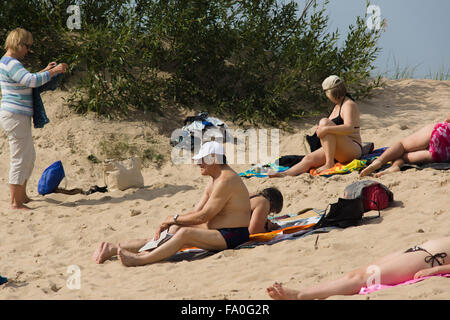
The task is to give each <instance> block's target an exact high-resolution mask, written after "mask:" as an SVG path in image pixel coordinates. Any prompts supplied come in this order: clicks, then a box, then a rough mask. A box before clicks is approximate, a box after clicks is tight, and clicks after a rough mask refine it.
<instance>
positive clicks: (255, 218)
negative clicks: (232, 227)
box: [248, 188, 283, 234]
mask: <svg viewBox="0 0 450 320" xmlns="http://www.w3.org/2000/svg"><path fill="white" fill-rule="evenodd" d="M250 205H251V209H252V213H251V215H252V217H251V220H250V225H249V227H248V231H249V232H250V234H255V233H264V232H270V231H273V230H278V229H280V226H279V225H278V224H276V223H273V222H271V221H270V220H269V219H268V216H269V214H271V213H280V212H281V209H283V195H282V194H281V192H280V190H278V189H277V188H266V189H264V190H263V191H261V192H259V193H256V194H252V195H250Z"/></svg>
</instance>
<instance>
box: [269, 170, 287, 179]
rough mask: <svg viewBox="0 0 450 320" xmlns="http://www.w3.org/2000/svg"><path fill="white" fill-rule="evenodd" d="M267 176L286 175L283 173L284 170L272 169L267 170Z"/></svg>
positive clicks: (277, 176)
mask: <svg viewBox="0 0 450 320" xmlns="http://www.w3.org/2000/svg"><path fill="white" fill-rule="evenodd" d="M267 176H268V177H269V178H281V177H284V176H285V175H283V174H282V172H277V171H273V170H272V169H271V170H269V171H267Z"/></svg>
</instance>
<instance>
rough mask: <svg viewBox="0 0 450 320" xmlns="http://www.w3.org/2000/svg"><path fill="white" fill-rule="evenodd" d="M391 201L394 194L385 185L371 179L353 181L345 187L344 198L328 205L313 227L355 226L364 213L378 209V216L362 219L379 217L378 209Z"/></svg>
mask: <svg viewBox="0 0 450 320" xmlns="http://www.w3.org/2000/svg"><path fill="white" fill-rule="evenodd" d="M392 201H394V195H393V193H392V192H391V191H390V190H389V189H388V188H387V187H386V186H385V185H383V184H381V183H378V182H376V181H372V180H364V181H357V182H354V183H352V184H350V185H348V186H347V187H346V188H345V190H344V198H339V199H338V202H336V203H332V204H330V205H329V207H330V209H329V211H328V212H326V210H325V212H326V213H325V214H324V215H323V216H322V218H321V219H320V220H319V221H318V222H317V224H316V225H315V226H314V229H318V228H324V227H339V228H347V227H350V226H357V225H358V224H359V223H360V222H361V221H362V220H363V215H364V213H366V212H368V211H370V210H378V216H374V217H364V219H374V218H379V217H380V216H381V212H380V210H383V209H385V208H387V207H388V206H389V203H390V202H392ZM327 209H328V208H327Z"/></svg>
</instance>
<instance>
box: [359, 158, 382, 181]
mask: <svg viewBox="0 0 450 320" xmlns="http://www.w3.org/2000/svg"><path fill="white" fill-rule="evenodd" d="M382 165H383V164H382V163H381V161H380V160H379V159H375V160H374V161H373V162H372V163H371V164H370V165H369V166H368V167H367V168H365V169H364V170H362V171H361V173H360V174H359V177H360V178H362V177H365V176H370V175H371V174H372V173H374V172H375V171H376V170H378V169H380V168H381V166H382Z"/></svg>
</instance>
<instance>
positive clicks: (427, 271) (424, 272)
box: [414, 264, 450, 279]
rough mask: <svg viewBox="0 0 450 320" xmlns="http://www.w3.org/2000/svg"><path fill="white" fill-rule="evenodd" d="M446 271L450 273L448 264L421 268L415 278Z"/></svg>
mask: <svg viewBox="0 0 450 320" xmlns="http://www.w3.org/2000/svg"><path fill="white" fill-rule="evenodd" d="M446 273H450V265H448V264H447V265H444V266H437V267H433V268H428V269H423V270H420V271H418V272H417V273H416V274H415V275H414V279H418V278H422V277H427V276H434V275H436V274H446Z"/></svg>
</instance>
